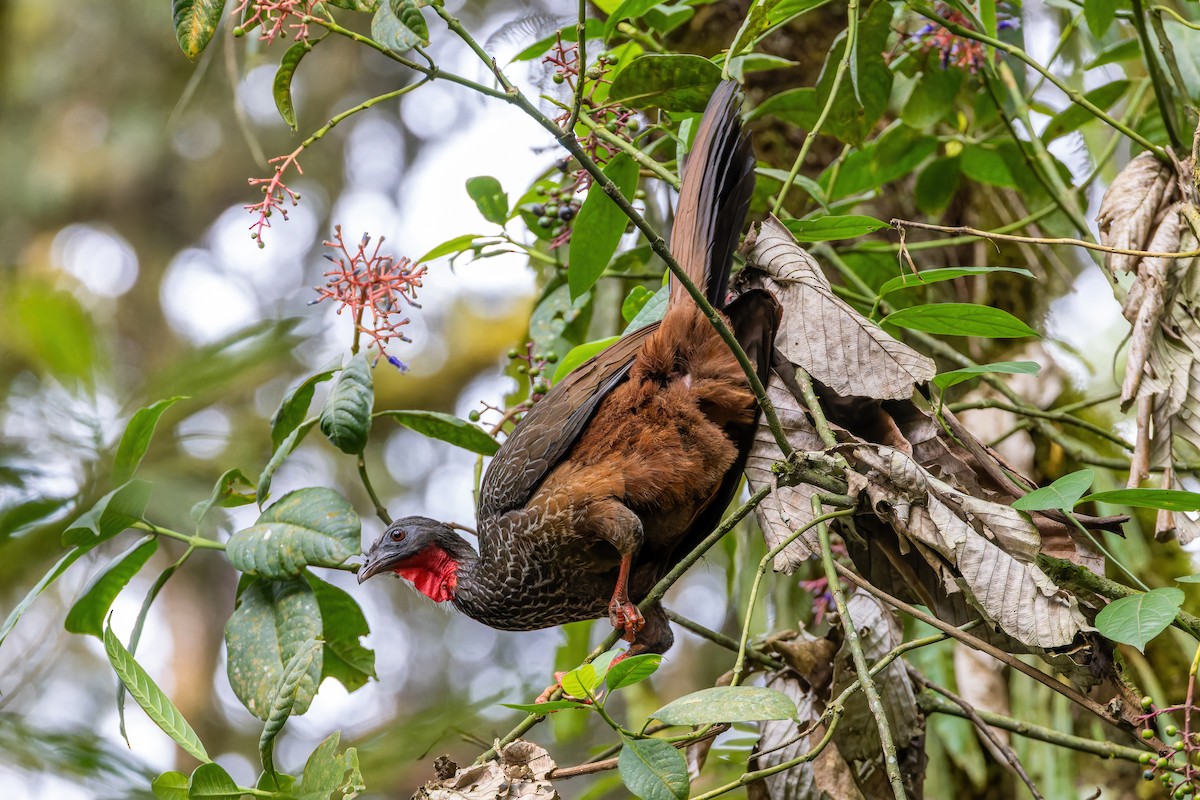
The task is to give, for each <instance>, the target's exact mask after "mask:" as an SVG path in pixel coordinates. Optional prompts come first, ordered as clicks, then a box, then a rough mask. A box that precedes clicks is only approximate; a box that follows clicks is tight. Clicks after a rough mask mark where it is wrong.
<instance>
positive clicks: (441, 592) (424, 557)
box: [394, 542, 475, 603]
mask: <svg viewBox="0 0 1200 800" xmlns="http://www.w3.org/2000/svg"><path fill="white" fill-rule="evenodd" d="M463 545H464V549H465V550H466V552H458V553H455V554H451V553H450V552H448V551H446V550H444V549H443V548H441V547H436V546H435V547H430V548H428V549H427V550H424V551H423V552H422V553H421V554H420V555H418V556H417V557H416V558H413V559H410V560H409V561H407V562H406V563H404V564H402V565H400V566H398V567H396V569H395V570H394V572H395V573H396V574H397V575H399V576H400V577H401V578H405V579H407V580H410V581H412V584H413V586H415V587H416V589H417V591H419V592H420V593H421V594H423V595H425V596H426V597H428V598H429V599H430V600H433V601H434V602H436V603H444V602H445V601H447V600H453V599H454V595H455V594H456V593H457V592H458V587H459V582H460V580H462V579H463V578H467V579H469V576H470V574H471V572H472V570H471V569H470V567H471V566H473V563H472V562H474V560H475V555H474V553H473V552H471V548H470V547H469V546H467V545H466V542H463ZM464 567H467V569H466V570H464V569H463V568H464Z"/></svg>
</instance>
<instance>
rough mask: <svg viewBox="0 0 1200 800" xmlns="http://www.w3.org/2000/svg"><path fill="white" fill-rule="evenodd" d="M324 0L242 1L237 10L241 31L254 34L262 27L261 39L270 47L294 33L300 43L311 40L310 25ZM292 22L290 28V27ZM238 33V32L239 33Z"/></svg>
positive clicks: (260, 31) (293, 36) (235, 12)
mask: <svg viewBox="0 0 1200 800" xmlns="http://www.w3.org/2000/svg"><path fill="white" fill-rule="evenodd" d="M319 2H320V0H241V2H240V3H238V4H237V6H236V7H234V9H233V14H234V16H236V17H237V18H238V19H239V20H240V22H239V24H238V29H239V30H242V31H248V30H251V29H252V28H253V27H254V26H256V25H257V26H258V29H259V34H258V38H259V39H261V40H262V41H265V42H267V43H268V44H270V43H271V42H274V41H275V40H276V39H280V38H282V39H286V38H288V34H289V33H290V34H291V36H292V38H293V39H295V40H296V41H301V40H304V39H307V38H308V23H306V22H305V21H304V20H305V18H306V17H309V16H311V15H312V13H313V7H314V6H316V5H317V4H318V3H319ZM289 21H290V24H289ZM235 33H236V31H235Z"/></svg>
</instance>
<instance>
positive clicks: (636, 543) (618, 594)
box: [588, 498, 645, 642]
mask: <svg viewBox="0 0 1200 800" xmlns="http://www.w3.org/2000/svg"><path fill="white" fill-rule="evenodd" d="M588 523H589V525H590V527H592V528H593V530H595V531H596V532H597V533H598V534H599V535H600V536H601V538H603V539H604V540H605V541H607V542H608V543H609V544H611V545H612V546H613V547H615V548H617V552H618V553H620V554H621V566H620V570H619V571H618V573H617V585H616V587H614V589H613V594H612V599H611V600H610V601H609V602H608V620H609V622H611V623H612V626H613V627H614V628H616V629H617V630H619V631H621V633H622V638H624V639H625V640H627V641H630V642H632V641H633V640H634V639H635V638H636V637H637V632H638V631H640V630H641V629H642V626H643V625H644V624H645V620H644V619H643V618H642V612H641V611H638V607H637V606H636V605H634V604H633V602H632V601H631V600H630V599H629V572H630V569H631V567H632V566H633V555H634V553H636V552H637V551H638V549H639V548H641V546H642V521H641V519H639V518H638V515H637V514H635V513H633V512H632V511H630V510H629V508H627V507H626V506H625V505H624V504H622V503H620V502H619V501H617V500H616V499H614V498H608V499H606V500H601V501H599V502H595V503H592V504H591V505H589V506H588Z"/></svg>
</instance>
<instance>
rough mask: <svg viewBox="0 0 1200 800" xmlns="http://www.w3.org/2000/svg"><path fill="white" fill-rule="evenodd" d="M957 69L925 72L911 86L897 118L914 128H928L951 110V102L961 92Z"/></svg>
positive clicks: (959, 74)
mask: <svg viewBox="0 0 1200 800" xmlns="http://www.w3.org/2000/svg"><path fill="white" fill-rule="evenodd" d="M965 74H966V73H965V72H964V71H963V70H960V69H936V68H935V69H926V70H925V72H924V73H922V75H921V77H920V78H918V79H917V82H916V83H915V84H914V85H913V90H912V94H910V95H909V96H908V102H906V103H905V104H904V108H903V110H902V111H901V112H900V118H901V119H903V120H904V121H905V122H906V123H908V124H909V125H911V126H912V127H914V128H928V127H929V126H930V125H936V124H937V123H939V122H941V121H942V120H943V119H944V118H945V117H946V115H947V114H949V113H950V112H952V111H953V110H954V98H955V97H957V96H958V90H959V89H960V88H962V82H963V76H964V75H965Z"/></svg>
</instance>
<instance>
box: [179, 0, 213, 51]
mask: <svg viewBox="0 0 1200 800" xmlns="http://www.w3.org/2000/svg"><path fill="white" fill-rule="evenodd" d="M224 10H225V0H171V17H172V19H173V20H174V22H175V40H176V41H177V42H179V49H180V50H182V51H183V54H184V55H185V56H187V57H188V59H189V60H192V61H194V60H195V59H196V56H198V55H200V54H201V53H203V52H204V48H205V47H208V43H209V42H210V41H212V37H213V34H214V33H216V31H217V26H219V25H220V24H221V12H223V11H224Z"/></svg>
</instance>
